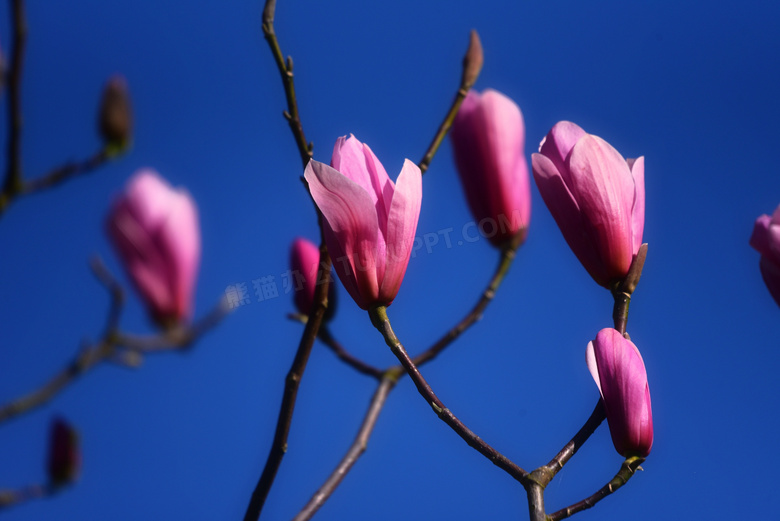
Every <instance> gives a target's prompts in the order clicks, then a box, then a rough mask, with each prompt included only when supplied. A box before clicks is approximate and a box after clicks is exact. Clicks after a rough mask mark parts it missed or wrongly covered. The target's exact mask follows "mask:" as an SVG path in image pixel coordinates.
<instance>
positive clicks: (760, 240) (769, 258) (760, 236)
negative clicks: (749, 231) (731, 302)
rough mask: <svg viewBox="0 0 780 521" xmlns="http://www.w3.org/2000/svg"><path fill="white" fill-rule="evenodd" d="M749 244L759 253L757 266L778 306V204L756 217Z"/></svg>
mask: <svg viewBox="0 0 780 521" xmlns="http://www.w3.org/2000/svg"><path fill="white" fill-rule="evenodd" d="M750 245H751V246H752V247H753V248H755V249H756V251H758V252H759V253H760V254H761V260H760V262H759V268H760V269H761V276H762V277H763V278H764V282H765V283H766V287H767V289H768V290H769V293H770V294H771V295H772V297H773V298H774V299H775V302H777V305H778V306H780V206H778V207H777V209H776V210H775V212H774V213H773V214H772V216H771V217H770V216H768V215H762V216H761V217H759V218H758V219H756V224H755V225H754V226H753V235H752V236H751V237H750Z"/></svg>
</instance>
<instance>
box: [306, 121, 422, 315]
mask: <svg viewBox="0 0 780 521" xmlns="http://www.w3.org/2000/svg"><path fill="white" fill-rule="evenodd" d="M304 177H305V178H306V181H307V182H308V183H309V190H310V191H311V196H312V197H313V198H314V202H315V203H317V207H318V208H319V209H320V211H321V212H322V215H323V216H324V217H325V229H324V234H325V242H326V244H327V245H328V252H329V253H330V256H331V258H332V259H333V269H334V270H335V271H336V273H337V274H338V276H339V279H340V280H341V283H342V284H343V285H344V287H345V288H346V289H347V291H348V292H349V294H350V296H351V297H352V298H353V299H354V300H355V303H356V304H357V305H358V306H360V307H361V308H363V309H368V308H369V307H371V306H374V305H378V306H380V305H381V306H389V305H390V304H391V303H392V302H393V299H395V296H396V295H397V294H398V290H399V289H400V287H401V281H403V278H404V274H405V273H406V267H407V265H408V264H409V257H410V256H411V254H412V245H413V244H414V233H415V231H416V230H417V220H418V219H419V217H420V203H421V202H422V174H421V173H420V168H419V167H418V166H417V165H415V164H414V163H412V162H411V161H409V160H408V159H407V160H406V161H404V166H403V168H402V169H401V173H400V174H399V175H398V180H397V181H396V183H393V182H392V181H391V180H390V178H389V177H388V175H387V171H385V168H384V167H383V166H382V163H380V162H379V159H377V157H376V156H375V155H374V153H373V152H372V151H371V149H370V148H368V145H365V144H363V143H361V142H360V141H358V140H357V139H356V138H355V136H350V137H349V138H346V137H340V138H339V139H338V140H337V141H336V145H335V146H334V147H333V157H332V158H331V166H328V165H326V164H324V163H320V162H319V161H314V160H312V161H309V164H308V165H306V171H305V172H304Z"/></svg>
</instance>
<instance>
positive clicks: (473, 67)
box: [460, 29, 485, 89]
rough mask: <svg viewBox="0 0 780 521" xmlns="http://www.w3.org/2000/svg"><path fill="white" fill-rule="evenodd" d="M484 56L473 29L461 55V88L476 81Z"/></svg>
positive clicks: (468, 87) (468, 86)
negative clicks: (467, 44) (465, 48)
mask: <svg viewBox="0 0 780 521" xmlns="http://www.w3.org/2000/svg"><path fill="white" fill-rule="evenodd" d="M484 61H485V56H484V54H483V52H482V42H481V41H480V40H479V34H477V31H475V30H474V29H472V30H471V35H470V36H469V48H468V49H467V50H466V55H465V56H464V57H463V75H462V76H461V79H460V85H461V88H464V89H470V88H471V87H472V86H474V83H476V81H477V78H478V77H479V73H480V72H481V71H482V64H483V63H484Z"/></svg>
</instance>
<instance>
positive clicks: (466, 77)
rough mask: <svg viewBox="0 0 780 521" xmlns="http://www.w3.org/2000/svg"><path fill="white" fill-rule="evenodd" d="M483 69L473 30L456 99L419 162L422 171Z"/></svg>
mask: <svg viewBox="0 0 780 521" xmlns="http://www.w3.org/2000/svg"><path fill="white" fill-rule="evenodd" d="M481 69H482V44H481V43H480V41H479V35H478V34H477V31H473V30H472V31H471V36H470V39H469V48H468V50H467V51H466V55H465V56H464V58H463V73H462V75H461V80H460V85H459V86H458V90H457V92H456V93H455V99H453V100H452V105H450V109H449V110H448V111H447V115H446V116H445V117H444V120H443V121H442V122H441V125H439V130H438V131H437V132H436V135H434V136H433V141H431V144H430V145H429V146H428V150H426V151H425V155H424V156H423V158H422V159H421V160H420V162H419V163H417V166H419V167H420V172H422V173H423V174H425V172H426V171H427V170H428V166H429V165H430V164H431V160H433V156H434V155H436V151H437V150H439V146H441V143H442V141H444V138H445V137H446V136H447V132H449V130H450V127H452V122H453V121H454V120H455V116H456V115H457V114H458V109H460V105H461V104H462V103H463V100H464V98H465V97H466V94H468V92H469V89H470V88H471V87H472V86H473V85H474V83H475V82H476V81H477V77H478V76H479V72H480V70H481Z"/></svg>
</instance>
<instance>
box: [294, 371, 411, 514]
mask: <svg viewBox="0 0 780 521" xmlns="http://www.w3.org/2000/svg"><path fill="white" fill-rule="evenodd" d="M399 376H400V375H399V374H397V373H395V374H393V373H388V374H386V375H385V376H383V377H382V379H381V380H380V382H379V386H378V387H377V389H376V391H375V392H374V396H373V397H372V398H371V403H370V405H369V406H368V412H366V416H365V418H364V419H363V424H362V425H361V426H360V430H358V433H357V436H356V437H355V441H353V442H352V445H351V446H350V447H349V450H348V451H347V453H346V455H345V456H344V458H342V460H341V462H340V463H339V465H338V466H337V467H336V470H334V471H333V473H332V474H331V475H330V477H328V479H327V480H326V481H325V483H323V485H322V486H321V487H320V488H319V490H317V492H316V493H315V494H314V495H313V496H312V497H311V499H310V500H309V502H308V503H306V506H304V507H303V509H301V511H300V512H299V513H298V515H296V516H295V518H294V519H293V521H307V520H309V519H311V518H312V516H313V515H314V514H315V513H316V512H317V510H319V508H320V507H321V506H322V505H323V504H325V501H327V500H328V498H329V497H330V496H331V494H333V491H334V490H336V487H338V486H339V484H341V481H342V480H343V479H344V477H345V476H346V475H347V473H348V472H349V471H350V469H351V468H352V466H353V465H354V464H355V462H356V461H357V460H358V458H359V457H360V456H361V455H362V454H363V453H364V452H365V451H366V447H367V446H368V440H369V438H370V437H371V433H372V432H373V430H374V426H375V425H376V421H377V419H378V418H379V413H380V412H382V408H383V407H384V405H385V401H386V400H387V397H388V395H389V394H390V391H392V390H393V388H394V387H395V384H396V383H397V382H398V377H399Z"/></svg>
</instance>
